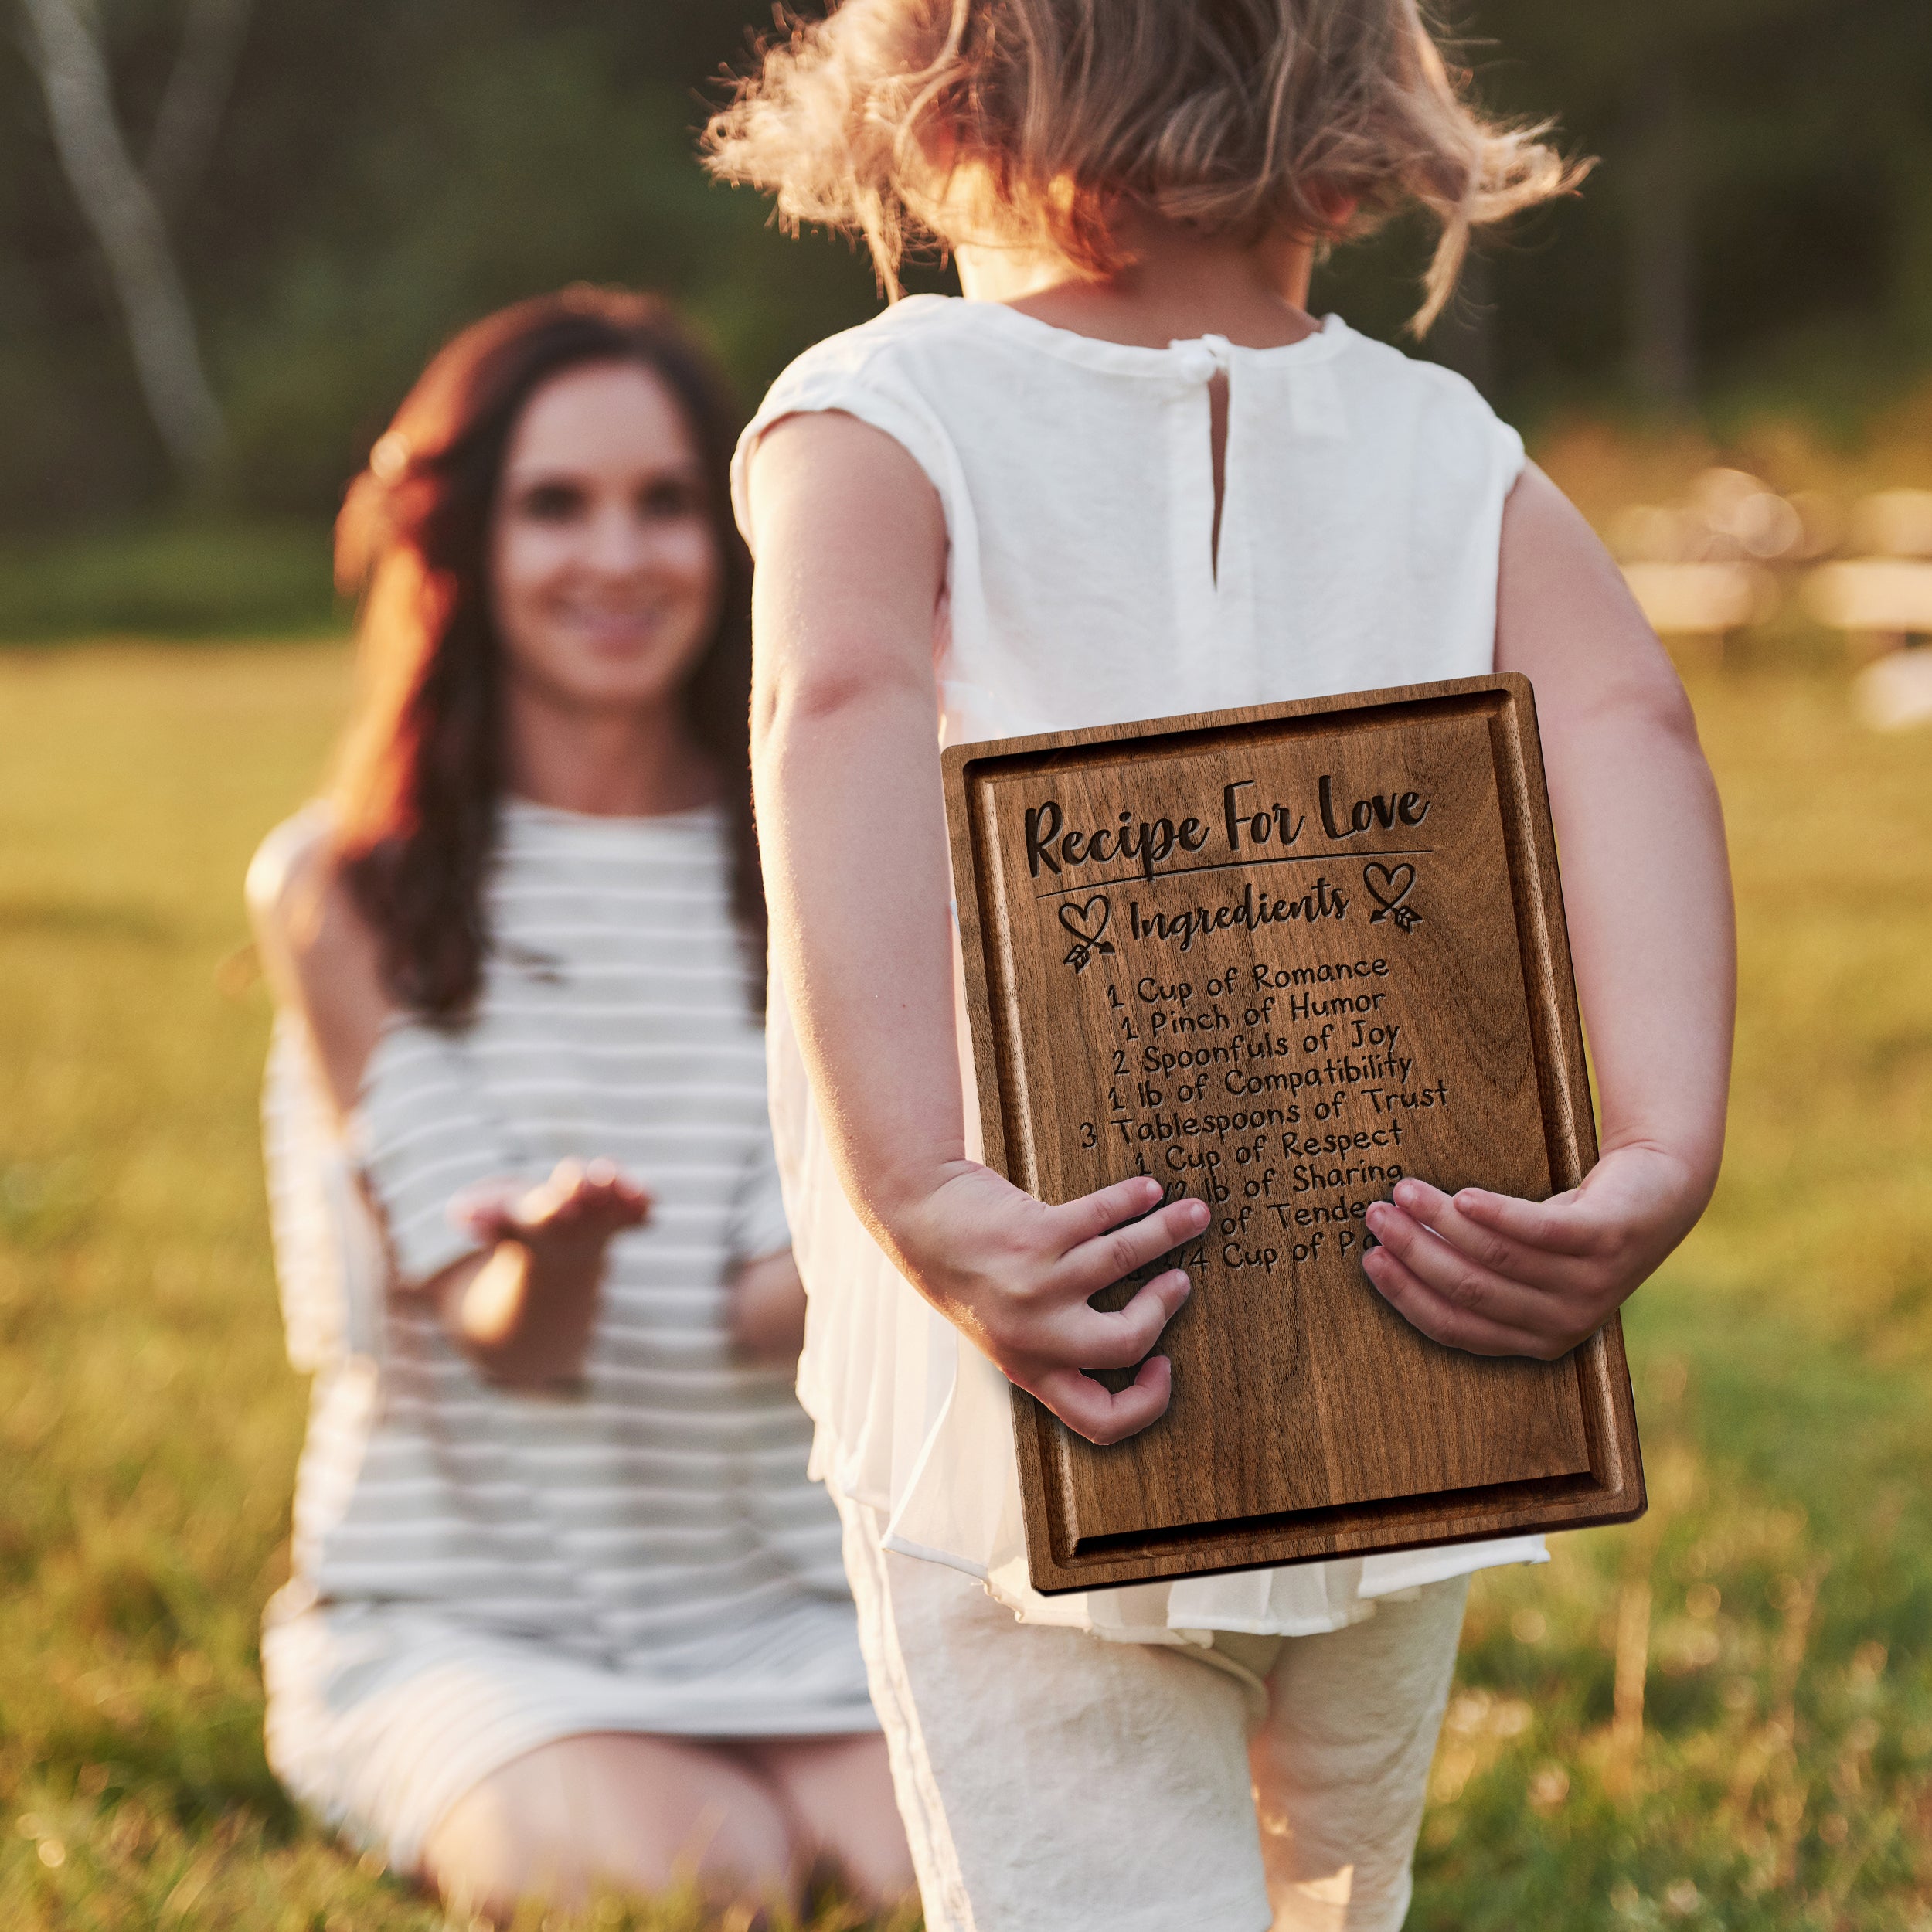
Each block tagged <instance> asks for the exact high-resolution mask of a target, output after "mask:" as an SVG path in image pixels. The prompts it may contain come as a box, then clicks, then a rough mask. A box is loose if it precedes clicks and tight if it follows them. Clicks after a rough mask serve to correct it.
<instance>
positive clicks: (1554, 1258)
mask: <svg viewBox="0 0 1932 1932" xmlns="http://www.w3.org/2000/svg"><path fill="white" fill-rule="evenodd" d="M1709 1196H1710V1185H1709V1182H1708V1181H1707V1180H1705V1179H1701V1178H1700V1177H1699V1175H1698V1174H1697V1173H1696V1172H1694V1171H1693V1169H1692V1168H1691V1167H1690V1166H1689V1165H1688V1164H1687V1163H1685V1162H1683V1161H1682V1160H1680V1159H1679V1158H1677V1157H1676V1156H1675V1155H1672V1154H1669V1153H1667V1152H1665V1151H1664V1150H1663V1149H1662V1148H1655V1147H1650V1146H1641V1145H1631V1146H1627V1147H1621V1148H1616V1149H1614V1150H1613V1151H1611V1152H1610V1153H1608V1154H1606V1155H1604V1158H1602V1159H1601V1160H1600V1162H1597V1165H1596V1166H1595V1167H1594V1168H1591V1170H1590V1172H1589V1174H1588V1175H1587V1176H1585V1178H1584V1180H1583V1185H1582V1186H1580V1187H1576V1188H1572V1189H1570V1190H1569V1191H1568V1192H1566V1193H1563V1194H1557V1195H1553V1196H1551V1197H1550V1199H1548V1200H1547V1201H1523V1200H1518V1199H1515V1198H1514V1197H1513V1196H1509V1195H1505V1194H1492V1193H1490V1192H1488V1191H1487V1190H1486V1189H1481V1188H1464V1189H1462V1190H1461V1192H1459V1193H1457V1194H1454V1195H1450V1194H1444V1192H1442V1191H1441V1189H1439V1188H1434V1187H1431V1186H1430V1185H1429V1184H1428V1183H1427V1182H1426V1181H1418V1180H1416V1179H1413V1178H1411V1179H1407V1180H1403V1181H1399V1182H1396V1189H1395V1199H1394V1200H1393V1202H1387V1201H1382V1202H1376V1204H1375V1205H1374V1206H1372V1207H1371V1208H1370V1209H1369V1213H1368V1225H1369V1233H1371V1234H1372V1235H1373V1236H1375V1237H1376V1240H1377V1241H1378V1242H1379V1243H1381V1245H1380V1246H1379V1247H1374V1248H1371V1249H1370V1250H1369V1252H1368V1253H1367V1254H1366V1255H1365V1256H1364V1257H1362V1268H1363V1270H1364V1271H1365V1272H1366V1274H1367V1275H1368V1277H1369V1280H1370V1281H1372V1283H1373V1284H1375V1286H1376V1288H1377V1289H1378V1290H1379V1292H1380V1293H1381V1294H1383V1297H1384V1298H1386V1300H1387V1301H1389V1304H1391V1305H1392V1306H1393V1307H1394V1308H1396V1309H1397V1310H1398V1311H1400V1313H1401V1314H1402V1315H1405V1316H1406V1318H1408V1319H1409V1320H1410V1321H1412V1322H1413V1323H1414V1325H1416V1326H1417V1328H1420V1330H1421V1331H1422V1332H1423V1334H1424V1335H1428V1336H1430V1338H1432V1339H1433V1340H1435V1341H1437V1342H1442V1343H1443V1344H1444V1345H1446V1346H1447V1347H1449V1348H1452V1349H1468V1351H1469V1352H1470V1353H1471V1354H1472V1355H1534V1356H1535V1357H1536V1358H1537V1359H1539V1360H1540V1361H1544V1362H1553V1361H1554V1360H1556V1358H1557V1357H1558V1356H1559V1355H1565V1354H1567V1353H1568V1352H1569V1351H1570V1349H1573V1348H1574V1347H1576V1345H1577V1343H1578V1342H1582V1341H1584V1340H1586V1339H1587V1338H1588V1337H1590V1335H1594V1334H1595V1333H1596V1332H1597V1330H1598V1329H1599V1328H1601V1327H1602V1326H1603V1325H1604V1322H1606V1321H1608V1320H1609V1318H1611V1315H1614V1313H1615V1312H1616V1311H1617V1309H1618V1308H1620V1307H1621V1306H1622V1304H1624V1301H1627V1300H1628V1298H1629V1297H1630V1296H1631V1294H1634V1292H1635V1291H1636V1290H1637V1289H1638V1287H1640V1286H1641V1284H1643V1282H1644V1281H1645V1279H1646V1278H1647V1277H1648V1276H1649V1275H1650V1274H1651V1272H1652V1271H1653V1270H1655V1268H1656V1267H1657V1265H1658V1263H1660V1262H1661V1261H1662V1260H1663V1259H1664V1257H1665V1256H1666V1255H1667V1254H1668V1253H1670V1251H1671V1250H1672V1249H1673V1248H1674V1247H1676V1245H1677V1244H1678V1243H1679V1241H1681V1240H1682V1239H1683V1238H1684V1236H1685V1235H1686V1234H1687V1233H1689V1231H1690V1230H1691V1228H1692V1226H1693V1225H1694V1224H1695V1223H1696V1219H1697V1217H1698V1216H1699V1214H1701V1213H1702V1212H1703V1209H1704V1204H1705V1202H1706V1201H1707V1200H1708V1199H1709Z"/></svg>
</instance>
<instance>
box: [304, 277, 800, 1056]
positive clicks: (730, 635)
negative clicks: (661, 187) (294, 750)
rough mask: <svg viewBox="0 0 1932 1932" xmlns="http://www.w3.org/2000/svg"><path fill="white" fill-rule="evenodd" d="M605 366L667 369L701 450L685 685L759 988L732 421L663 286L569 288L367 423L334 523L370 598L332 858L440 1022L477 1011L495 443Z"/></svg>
mask: <svg viewBox="0 0 1932 1932" xmlns="http://www.w3.org/2000/svg"><path fill="white" fill-rule="evenodd" d="M597 363H630V364H634V365H635V366H639V367H641V368H643V369H648V370H649V371H650V372H651V373H652V374H653V375H655V376H658V378H659V379H661V380H662V382H663V383H664V384H665V387H666V388H667V389H669V390H670V392H671V393H672V396H674V397H675V399H676V400H677V403H678V404H679V407H680V408H681V409H682V411H683V413H684V416H685V420H686V422H687V423H689V427H690V429H691V432H692V440H693V441H694V442H695V443H696V445H697V447H698V449H699V455H700V458H701V461H702V464H703V466H704V471H705V480H706V502H707V509H708V513H709V519H710V522H711V526H712V530H713V536H714V538H715V539H716V543H717V545H718V549H719V554H720V556H721V557H722V559H723V576H724V587H723V606H722V608H721V610H720V612H719V619H718V624H717V628H716V631H715V633H714V634H713V637H712V638H711V640H710V641H709V644H708V645H706V648H705V650H704V651H703V654H702V655H701V656H700V657H699V659H698V661H697V663H696V665H695V666H694V667H693V668H692V672H691V673H690V675H689V678H688V679H686V681H685V686H684V691H683V698H684V703H685V717H686V719H687V722H688V724H689V729H690V731H691V733H692V736H693V737H694V738H695V739H696V740H697V742H698V743H699V744H700V745H701V746H702V747H703V748H704V749H705V750H706V751H707V752H708V753H709V754H710V756H711V757H712V759H713V760H714V762H715V763H716V766H717V767H718V769H719V774H720V775H721V776H722V777H723V781H724V787H725V793H726V798H727V801H728V807H727V809H728V811H729V813H730V828H731V835H732V852H733V894H732V896H733V910H734V911H735V912H736V916H737V919H738V923H739V926H740V930H741V931H742V933H743V936H744V939H745V943H746V952H747V968H748V971H749V974H750V978H751V979H752V981H753V997H754V999H755V1000H757V999H761V998H762V993H761V992H760V987H761V985H762V976H763V970H764V939H765V907H764V893H763V890H762V889H761V886H760V879H759V872H758V853H757V841H756V839H755V837H754V835H753V830H752V823H751V782H750V691H751V562H750V557H749V556H747V553H746V551H745V547H744V545H743V543H742V542H741V541H740V539H739V536H738V532H737V530H736V527H735V526H734V525H733V521H732V515H731V508H730V481H729V476H730V460H731V450H732V444H733V439H734V437H735V434H736V427H737V417H736V413H735V412H734V410H733V406H732V405H731V403H730V398H729V393H728V391H727V390H726V386H725V385H724V383H723V380H722V379H721V378H720V376H719V373H718V372H717V370H716V367H715V366H713V363H712V362H711V361H710V359H709V358H708V357H707V356H706V355H705V354H704V353H703V352H702V351H701V350H700V349H698V348H697V346H696V345H695V344H694V343H693V342H692V340H691V339H690V338H689V336H688V335H686V334H685V332H684V331H683V329H682V328H681V327H680V326H679V324H678V322H677V321H676V319H675V317H674V316H673V315H672V312H671V311H670V309H669V308H668V307H667V306H666V305H665V304H664V303H662V301H658V300H657V299H656V298H654V297H651V296H648V295H641V294H632V293H631V292H629V291H623V290H617V289H605V288H591V287H573V288H566V289H564V290H563V291H561V292H560V293H559V294H553V295H539V296H537V297H536V298H533V299H532V300H530V301H524V302H519V303H517V304H515V306H513V307H512V308H505V309H502V310H500V311H498V313H496V314H495V315H491V316H488V317H486V318H485V319H484V320H483V321H480V322H478V323H475V324H474V325H472V326H471V327H470V328H466V329H465V330H464V331H463V332H462V333H461V335H458V336H457V337H456V338H455V339H454V341H452V342H450V343H449V344H448V345H447V347H446V348H444V349H443V350H442V351H441V352H440V353H439V354H438V355H437V356H436V357H435V359H434V360H433V361H432V362H430V366H429V367H428V368H427V369H425V370H424V371H423V374H422V376H420V378H419V379H418V380H417V384H416V386H415V387H414V388H413V389H411V390H410V393H409V395H408V396H407V397H406V399H405V400H404V402H403V406H402V407H401V408H400V410H397V411H396V417H395V420H394V421H393V423H391V424H390V425H389V429H388V430H387V432H386V434H384V435H383V436H382V437H379V439H378V440H377V441H376V445H375V447H374V448H373V449H372V451H371V452H370V455H369V467H368V468H366V470H364V471H362V474H360V475H359V476H358V477H357V478H355V481H354V482H353V483H352V484H351V485H350V486H349V494H348V496H347V498H346V499H345V502H344V504H343V506H342V515H341V517H340V518H339V519H338V522H337V524H336V531H335V567H336V577H337V580H338V583H340V585H341V586H342V588H343V590H345V592H350V593H359V594H360V595H361V597H362V614H361V621H360V624H359V638H360V653H359V673H360V682H361V689H360V692H359V699H358V702H357V705H356V708H355V715H354V716H353V718H352V720H351V723H350V725H349V730H348V732H347V733H346V734H345V737H344V740H343V743H342V752H341V755H340V759H339V763H338V771H337V776H336V781H335V787H334V802H335V828H336V829H335V852H336V862H337V866H338V870H339V873H340V876H341V877H342V879H343V881H344V882H345V884H346V886H348V889H349V893H350V896H352V899H353V900H354V901H355V905H356V906H357V907H358V908H359V910H360V911H361V913H362V915H363V917H365V918H366V919H367V920H368V921H369V923H370V925H371V926H372V927H373V928H374V929H375V932H376V937H377V940H378V943H379V948H380V956H381V960H382V970H383V979H384V981H385V984H386V988H387V990H388V992H389V995H390V997H391V998H393V999H394V1000H395V1001H396V1002H397V1004H398V1005H400V1006H402V1007H403V1008H404V1009H406V1010H408V1011H410V1012H414V1013H417V1014H419V1015H423V1016H424V1017H426V1018H427V1019H431V1020H434V1021H435V1022H437V1023H438V1024H440V1025H444V1026H460V1025H461V1024H462V1023H463V1022H464V1021H465V1020H466V1019H468V1016H469V1015H470V1014H471V1011H472V1010H473V1009H474V1005H475V1002H476V998H477V995H478V991H479V989H480V988H481V984H482V978H483V964H484V958H485V954H486V953H487V952H488V947H489V943H490V936H489V932H488V920H487V917H486V915H485V910H484V903H483V894H484V887H485V883H486V882H487V879H488V872H489V867H490V863H491V860H492V856H493V855H494V852H495V844H496V835H497V823H498V805H499V801H500V800H501V798H502V792H503V787H504V782H505V721H504V701H503V683H504V673H503V654H502V645H501V644H500V642H499V641H498V637H497V634H496V629H495V624H494V622H493V621H492V615H491V610H490V600H489V595H488V572H487V561H488V549H489V534H490V520H491V515H492V510H493V509H494V507H495V502H496V497H497V492H498V487H499V484H500V481H501V478H502V469H503V463H504V458H505V454H506V452H507V451H508V448H509V441H510V437H511V435H512V432H513V431H514V430H515V427H516V424H517V422H518V420H519V417H521V416H522V412H523V410H524V406H525V405H526V403H528V402H529V400H530V398H531V397H532V396H533V395H535V394H536V391H537V390H538V389H539V388H541V387H542V386H543V384H544V383H546V382H548V381H549V379H551V378H552V377H553V376H557V375H559V374H560V373H562V372H563V371H564V370H566V369H573V368H580V367H582V366H585V365H587V364H597Z"/></svg>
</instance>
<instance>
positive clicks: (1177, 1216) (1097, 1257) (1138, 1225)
mask: <svg viewBox="0 0 1932 1932" xmlns="http://www.w3.org/2000/svg"><path fill="white" fill-rule="evenodd" d="M1207 1224H1208V1207H1207V1203H1206V1202H1205V1201H1196V1200H1195V1199H1192V1198H1191V1197H1186V1198H1183V1199H1181V1200H1179V1201H1170V1202H1168V1205H1167V1206H1165V1207H1164V1208H1162V1209H1160V1210H1159V1211H1158V1213H1154V1214H1150V1215H1148V1216H1147V1218H1146V1219H1145V1220H1141V1221H1132V1222H1130V1223H1128V1225H1127V1226H1125V1227H1121V1228H1115V1229H1114V1231H1113V1232H1112V1233H1111V1234H1101V1235H1097V1236H1094V1238H1093V1239H1092V1240H1089V1241H1084V1242H1083V1243H1081V1244H1080V1246H1079V1247H1077V1248H1075V1249H1074V1250H1073V1252H1072V1253H1070V1254H1069V1255H1068V1256H1067V1257H1066V1263H1065V1265H1064V1267H1063V1268H1060V1269H1058V1270H1056V1271H1055V1272H1056V1274H1057V1275H1058V1276H1059V1277H1060V1281H1062V1282H1063V1284H1065V1285H1066V1286H1067V1287H1070V1288H1071V1289H1073V1291H1076V1292H1077V1293H1078V1294H1079V1296H1080V1299H1081V1300H1082V1301H1085V1300H1086V1299H1087V1297H1088V1296H1089V1295H1094V1294H1099V1293H1100V1290H1101V1289H1103V1288H1111V1287H1112V1286H1113V1285H1114V1283H1115V1282H1116V1281H1124V1280H1126V1278H1127V1277H1128V1276H1129V1275H1130V1274H1132V1273H1133V1272H1134V1270H1135V1269H1137V1268H1144V1267H1146V1266H1147V1264H1148V1262H1150V1261H1152V1260H1156V1259H1158V1257H1160V1256H1162V1255H1163V1254H1165V1253H1168V1252H1169V1251H1170V1250H1172V1249H1175V1248H1178V1247H1179V1246H1180V1245H1181V1243H1182V1242H1183V1241H1191V1240H1193V1238H1194V1237H1195V1236H1196V1235H1197V1234H1199V1233H1200V1232H1201V1230H1202V1229H1203V1228H1204V1227H1206V1226H1207Z"/></svg>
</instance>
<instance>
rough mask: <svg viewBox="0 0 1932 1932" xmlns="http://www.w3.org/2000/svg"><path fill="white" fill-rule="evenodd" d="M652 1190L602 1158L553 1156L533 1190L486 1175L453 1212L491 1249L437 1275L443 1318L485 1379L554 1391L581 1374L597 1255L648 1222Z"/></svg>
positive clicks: (600, 1269)
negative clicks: (553, 1162)
mask: <svg viewBox="0 0 1932 1932" xmlns="http://www.w3.org/2000/svg"><path fill="white" fill-rule="evenodd" d="M650 1216H651V1196H650V1195H649V1194H648V1192H646V1191H645V1189H643V1188H641V1187H640V1186H638V1184H637V1183H636V1182H634V1181H631V1180H630V1179H627V1178H626V1177H625V1176H624V1175H622V1174H621V1173H620V1172H618V1171H617V1168H616V1167H615V1166H614V1165H613V1164H612V1163H611V1162H609V1161H591V1162H588V1163H585V1162H579V1161H560V1162H558V1163H557V1165H556V1169H555V1170H554V1172H553V1173H552V1174H551V1175H550V1178H549V1179H548V1180H547V1181H545V1182H543V1183H542V1184H541V1185H538V1186H536V1187H533V1188H525V1187H523V1186H522V1185H519V1183H516V1182H485V1183H484V1184H483V1185H481V1186H479V1187H475V1188H471V1189H468V1190H467V1191H466V1192H464V1193H463V1194H461V1195H459V1196H457V1198H456V1199H454V1201H452V1202H451V1204H450V1218H451V1220H453V1221H454V1222H455V1223H456V1224H457V1226H460V1227H462V1228H464V1229H466V1230H468V1232H469V1233H471V1234H473V1235H474V1236H475V1237H476V1239H477V1240H478V1241H479V1242H481V1243H485V1244H486V1246H487V1247H488V1250H489V1251H488V1253H487V1254H485V1255H482V1256H473V1257H471V1259H470V1260H468V1261H467V1262H463V1263H459V1264H457V1266H456V1267H454V1268H452V1269H451V1270H448V1271H447V1273H446V1274H445V1275H444V1277H442V1281H441V1282H440V1284H437V1288H438V1294H437V1300H438V1303H439V1305H440V1308H441V1309H442V1312H443V1318H444V1324H445V1325H446V1326H447V1328H449V1330H450V1332H451V1334H452V1335H454V1337H455V1338H456V1340H457V1342H458V1343H459V1344H461V1346H462V1348H463V1350H464V1352H465V1353H466V1354H467V1355H468V1356H469V1357H470V1359H471V1361H472V1362H474V1363H475V1364H476V1365H477V1366H478V1369H480V1370H481V1372H482V1373H483V1374H484V1376H485V1378H486V1379H488V1380H490V1381H492V1382H495V1383H501V1384H502V1386H505V1387H506V1388H514V1389H544V1388H554V1387H556V1386H560V1385H566V1384H569V1383H573V1382H574V1381H576V1380H577V1378H578V1377H580V1376H581V1375H582V1374H583V1358H584V1354H585V1352H586V1350H587V1349H588V1347H589V1345H590V1328H591V1325H592V1323H593V1322H594V1321H595V1319H596V1316H597V1286H598V1284H599V1282H600V1281H601V1280H602V1278H603V1275H604V1250H605V1249H606V1248H607V1247H609V1246H610V1244H611V1241H612V1240H613V1239H614V1237H615V1236H617V1235H619V1234H621V1233H623V1232H624V1230H625V1229H627V1228H634V1227H640V1226H642V1225H643V1224H644V1223H645V1222H646V1221H648V1219H650Z"/></svg>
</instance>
